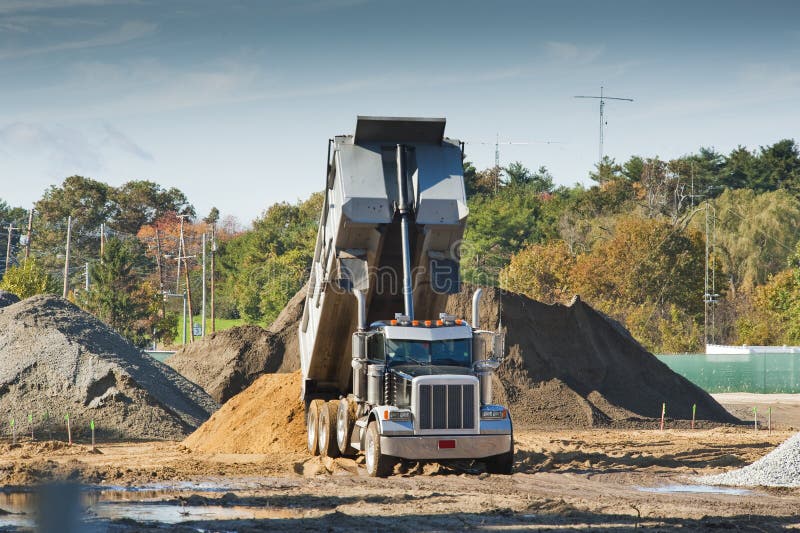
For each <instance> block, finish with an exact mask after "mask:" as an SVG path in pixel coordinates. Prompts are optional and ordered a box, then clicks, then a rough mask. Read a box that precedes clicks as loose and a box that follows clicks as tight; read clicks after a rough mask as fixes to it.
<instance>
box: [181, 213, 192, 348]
mask: <svg viewBox="0 0 800 533" xmlns="http://www.w3.org/2000/svg"><path fill="white" fill-rule="evenodd" d="M188 216H189V215H177V217H178V218H180V219H181V239H180V242H179V244H178V246H179V250H180V254H179V255H178V276H180V272H181V270H180V268H181V259H182V260H183V275H184V279H185V281H186V302H187V307H188V310H189V320H191V321H192V324H191V325H190V330H189V334H190V335H189V342H194V312H193V310H192V287H191V285H190V284H189V263H188V262H187V259H188V257H187V256H186V255H183V254H185V253H186V242H185V241H184V238H183V221H184V219H185V218H186V217H188ZM178 282H179V283H180V277H179V278H178Z"/></svg>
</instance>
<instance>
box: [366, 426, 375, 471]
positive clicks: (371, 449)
mask: <svg viewBox="0 0 800 533" xmlns="http://www.w3.org/2000/svg"><path fill="white" fill-rule="evenodd" d="M367 471H368V472H374V471H375V441H374V440H372V434H371V433H367Z"/></svg>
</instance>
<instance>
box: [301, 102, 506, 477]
mask: <svg viewBox="0 0 800 533" xmlns="http://www.w3.org/2000/svg"><path fill="white" fill-rule="evenodd" d="M444 129H445V119H443V118H393V117H363V116H359V117H358V119H357V122H356V129H355V134H354V135H342V136H337V137H335V138H333V139H330V140H329V142H328V165H327V175H326V183H325V195H324V204H323V208H322V213H321V216H320V220H319V229H318V234H317V240H316V247H315V249H314V258H313V263H312V268H311V273H310V279H309V283H308V288H307V291H308V292H307V297H306V301H305V307H304V309H303V316H302V319H301V322H300V325H299V344H300V354H301V369H302V399H303V401H304V403H305V406H306V430H307V437H308V439H307V440H308V450H309V452H310V453H311V454H312V455H320V454H321V455H324V456H328V457H337V456H339V455H343V456H353V455H355V454H357V453H363V454H364V455H365V464H366V469H367V472H368V474H369V475H370V476H374V477H382V476H386V475H389V474H390V473H391V472H392V470H393V467H394V465H395V464H396V463H397V461H398V460H400V459H406V460H419V461H427V460H431V461H442V460H450V459H473V460H479V461H482V462H484V463H485V464H486V468H487V471H488V472H490V473H499V474H509V473H511V470H512V463H513V455H514V446H513V437H512V423H511V416H510V414H509V412H508V410H507V409H506V408H505V407H504V406H502V405H496V404H494V403H493V402H492V375H493V373H494V371H495V369H496V368H497V367H498V365H499V364H500V362H501V359H502V355H503V336H502V334H500V333H498V332H492V331H485V330H481V329H479V323H478V322H479V304H480V297H481V290H480V289H478V290H477V291H475V293H474V295H473V299H472V320H471V323H470V322H468V321H467V320H465V319H463V318H462V317H456V316H452V315H449V314H447V313H446V312H445V310H446V309H445V308H446V304H447V299H448V295H450V294H453V293H456V292H459V290H460V283H459V257H458V255H459V247H460V245H461V241H462V238H463V235H464V227H465V224H466V220H467V214H468V209H467V201H466V193H465V187H464V177H463V164H462V161H463V146H464V145H463V143H461V142H459V141H457V140H453V139H449V138H446V137H445V136H444Z"/></svg>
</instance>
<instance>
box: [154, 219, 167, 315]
mask: <svg viewBox="0 0 800 533" xmlns="http://www.w3.org/2000/svg"><path fill="white" fill-rule="evenodd" d="M156 270H157V271H158V291H159V292H160V293H161V294H162V295H163V294H164V275H163V273H162V271H161V234H160V233H159V231H158V228H156ZM166 316H167V303H166V300H165V299H164V298H161V318H165V317H166Z"/></svg>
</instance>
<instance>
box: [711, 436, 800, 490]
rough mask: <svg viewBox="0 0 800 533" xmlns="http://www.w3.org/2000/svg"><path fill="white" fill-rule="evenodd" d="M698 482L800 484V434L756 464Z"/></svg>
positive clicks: (739, 484) (798, 485)
mask: <svg viewBox="0 0 800 533" xmlns="http://www.w3.org/2000/svg"><path fill="white" fill-rule="evenodd" d="M697 481H699V482H700V483H707V484H710V485H738V486H743V487H756V486H762V487H800V433H797V434H795V435H794V436H793V437H791V438H789V439H788V440H786V441H785V442H784V443H783V444H781V445H780V446H778V447H777V448H775V449H774V450H772V452H770V453H768V454H767V455H765V456H764V457H762V458H761V459H759V460H758V461H756V462H755V463H753V464H750V465H747V466H745V467H743V468H739V469H737V470H731V471H730V472H725V473H724V474H715V475H711V476H702V477H699V478H697Z"/></svg>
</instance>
